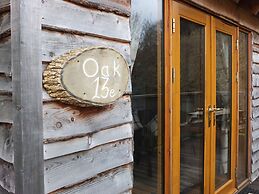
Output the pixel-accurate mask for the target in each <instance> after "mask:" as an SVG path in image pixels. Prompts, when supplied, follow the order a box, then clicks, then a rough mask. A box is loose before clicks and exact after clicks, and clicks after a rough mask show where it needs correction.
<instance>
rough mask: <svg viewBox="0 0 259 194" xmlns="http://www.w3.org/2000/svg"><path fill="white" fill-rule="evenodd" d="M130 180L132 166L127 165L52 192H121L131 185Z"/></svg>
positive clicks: (106, 193)
mask: <svg viewBox="0 0 259 194" xmlns="http://www.w3.org/2000/svg"><path fill="white" fill-rule="evenodd" d="M132 180H133V179H132V166H131V165H127V166H124V167H119V168H117V169H112V170H111V171H109V172H107V173H105V174H102V175H101V176H97V177H96V178H94V179H93V180H92V179H91V180H87V181H85V182H83V183H82V184H79V185H75V186H72V187H70V188H68V189H61V190H59V191H57V192H54V193H53V194H86V193H91V194H100V193H104V191H105V194H121V193H125V191H127V190H129V189H131V188H132V187H133V181H132Z"/></svg>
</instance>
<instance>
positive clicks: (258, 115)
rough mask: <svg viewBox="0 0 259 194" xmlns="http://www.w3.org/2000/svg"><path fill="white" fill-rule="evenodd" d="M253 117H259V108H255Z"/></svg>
mask: <svg viewBox="0 0 259 194" xmlns="http://www.w3.org/2000/svg"><path fill="white" fill-rule="evenodd" d="M252 115H253V118H257V117H259V107H253V109H252Z"/></svg>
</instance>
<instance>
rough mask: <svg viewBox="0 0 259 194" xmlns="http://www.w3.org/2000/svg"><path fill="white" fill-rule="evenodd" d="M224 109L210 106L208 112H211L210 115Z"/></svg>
mask: <svg viewBox="0 0 259 194" xmlns="http://www.w3.org/2000/svg"><path fill="white" fill-rule="evenodd" d="M223 109H224V108H216V107H211V106H209V108H208V111H209V113H213V112H217V111H221V110H223Z"/></svg>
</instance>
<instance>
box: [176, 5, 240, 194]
mask: <svg viewBox="0 0 259 194" xmlns="http://www.w3.org/2000/svg"><path fill="white" fill-rule="evenodd" d="M172 13H173V15H172V16H173V18H172V20H173V23H174V24H173V33H172V68H173V74H174V79H173V80H172V81H173V82H172V110H173V111H172V126H173V127H172V136H173V137H172V144H173V155H174V157H173V159H172V160H173V162H172V168H173V170H172V173H173V176H172V177H173V193H183V194H188V193H190V194H193V193H195V194H196V193H197V194H201V193H207V194H212V193H218V194H221V193H222V194H227V193H233V192H234V191H235V170H236V147H237V143H236V142H237V141H236V140H237V134H236V131H237V129H236V128H237V125H236V124H237V119H236V117H237V112H238V109H237V95H236V93H237V81H236V80H237V79H236V75H237V59H236V58H237V51H236V36H237V28H236V27H235V26H231V25H229V24H226V23H224V22H223V21H221V20H219V19H216V18H214V17H212V16H210V15H208V14H206V13H203V12H201V11H198V10H196V9H194V8H191V7H188V6H186V5H183V4H180V3H177V2H173V5H172Z"/></svg>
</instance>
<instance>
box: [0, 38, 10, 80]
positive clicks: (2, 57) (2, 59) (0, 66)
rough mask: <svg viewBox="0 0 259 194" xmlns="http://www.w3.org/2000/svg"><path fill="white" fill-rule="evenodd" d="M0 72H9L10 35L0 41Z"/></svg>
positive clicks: (8, 73)
mask: <svg viewBox="0 0 259 194" xmlns="http://www.w3.org/2000/svg"><path fill="white" fill-rule="evenodd" d="M0 73H5V74H7V75H10V74H11V37H10V36H9V37H6V38H4V39H2V40H1V41H0Z"/></svg>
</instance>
